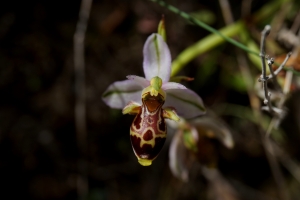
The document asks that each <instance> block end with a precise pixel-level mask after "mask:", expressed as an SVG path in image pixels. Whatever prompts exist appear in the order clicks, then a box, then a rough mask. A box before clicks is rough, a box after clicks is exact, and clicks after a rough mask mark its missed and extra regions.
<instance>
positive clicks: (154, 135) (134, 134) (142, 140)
mask: <svg viewBox="0 0 300 200" xmlns="http://www.w3.org/2000/svg"><path fill="white" fill-rule="evenodd" d="M148 130H151V131H152V133H153V138H152V139H151V140H149V141H145V140H144V139H143V135H144V133H146V132H147V131H148ZM130 135H131V136H136V137H137V138H140V139H141V142H140V147H141V148H142V147H143V145H144V144H150V145H151V146H152V148H154V146H155V138H166V136H167V134H160V135H156V134H155V132H154V129H153V128H152V127H148V128H146V129H145V130H144V131H143V134H138V133H136V132H134V131H132V130H130Z"/></svg>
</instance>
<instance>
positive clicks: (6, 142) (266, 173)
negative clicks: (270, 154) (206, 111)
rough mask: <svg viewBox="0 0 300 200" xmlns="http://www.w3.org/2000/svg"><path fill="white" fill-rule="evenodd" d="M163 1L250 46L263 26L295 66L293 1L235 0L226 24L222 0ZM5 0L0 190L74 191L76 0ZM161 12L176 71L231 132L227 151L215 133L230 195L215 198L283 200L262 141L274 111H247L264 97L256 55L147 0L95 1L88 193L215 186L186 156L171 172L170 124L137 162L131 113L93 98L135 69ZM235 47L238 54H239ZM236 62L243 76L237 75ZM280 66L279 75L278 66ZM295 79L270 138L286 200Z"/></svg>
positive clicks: (296, 120)
mask: <svg viewBox="0 0 300 200" xmlns="http://www.w3.org/2000/svg"><path fill="white" fill-rule="evenodd" d="M166 2H168V3H169V4H172V5H174V6H176V7H177V8H178V9H180V10H182V11H184V12H186V13H188V14H191V16H193V17H194V18H195V19H197V20H200V21H202V22H203V23H206V24H208V25H210V26H211V27H213V28H214V29H216V30H221V32H222V30H223V32H222V33H223V34H228V32H226V30H228V29H230V28H232V27H238V28H236V29H234V32H230V33H229V34H228V35H227V36H228V37H232V38H233V39H234V40H236V41H239V42H240V43H242V44H243V45H244V46H246V47H247V48H249V49H251V51H255V52H257V53H259V52H258V49H259V42H260V32H261V30H262V29H263V27H264V26H265V25H266V24H271V26H272V31H271V34H270V36H269V37H268V39H267V44H266V51H267V54H269V55H270V56H272V57H275V59H278V62H279V63H280V62H281V60H279V58H280V56H282V55H284V56H285V54H286V53H287V52H289V51H293V55H294V56H295V57H294V58H293V59H292V60H293V62H291V63H289V66H293V67H294V69H295V70H299V69H300V68H297V67H298V63H299V62H298V49H299V45H300V39H299V27H300V19H299V16H300V15H299V10H300V9H299V8H300V1H297V0H275V1H267V0H263V1H258V0H252V1H251V0H242V1H240V0H232V1H229V3H230V7H231V11H232V15H233V20H234V21H233V22H232V23H231V24H228V23H227V22H225V21H224V16H223V14H222V8H221V7H220V4H219V1H196V0H186V1H177V0H168V1H166ZM249 2H250V4H247V3H249ZM4 4H5V5H2V6H1V7H0V97H1V98H0V149H1V151H0V169H1V172H0V177H1V179H0V181H1V183H2V184H1V185H2V190H1V191H2V193H1V194H0V195H1V196H0V198H1V199H19V198H26V199H77V198H78V191H77V189H78V184H80V183H78V176H79V175H80V173H81V171H80V170H78V166H77V163H78V160H79V159H81V157H80V152H79V150H78V147H77V142H76V134H75V121H74V103H75V100H74V98H75V89H74V73H73V66H74V63H73V36H74V32H75V28H76V23H77V20H78V12H79V7H80V1H79V0H75V1H74V0H73V1H20V0H16V1H7V2H5V3H4ZM247 5H248V6H247ZM271 5H273V7H272V6H271ZM162 14H164V16H165V22H166V23H165V26H166V30H167V42H168V45H169V48H170V50H171V53H172V58H173V60H174V63H173V67H174V65H177V66H179V67H178V71H176V75H183V76H188V77H193V78H194V81H191V82H185V83H184V84H185V85H186V86H187V87H189V88H191V89H193V90H194V91H195V92H197V93H198V94H199V95H200V96H201V97H202V99H203V101H204V103H205V104H206V106H207V107H208V108H210V109H211V110H213V111H214V112H215V113H217V115H218V117H219V118H221V119H222V120H224V122H226V123H227V125H228V127H229V129H230V130H231V132H232V134H233V139H234V141H235V146H234V148H233V149H227V148H226V147H224V146H223V145H222V144H221V143H220V142H219V141H217V140H214V139H212V140H213V143H214V144H215V145H216V152H217V154H218V155H217V157H218V162H217V169H218V170H219V172H220V173H221V174H222V176H223V179H222V180H221V183H224V181H225V180H226V183H227V184H230V185H231V189H232V188H233V189H234V191H235V192H236V195H235V197H233V196H230V195H229V196H227V195H225V192H224V196H223V198H224V199H225V197H226V199H243V200H244V199H245V200H248V199H249V200H252V199H257V200H259V199H280V197H279V196H278V194H277V192H278V186H277V185H276V181H274V176H273V174H272V172H271V169H270V165H269V163H268V158H267V156H266V153H265V150H264V147H263V144H262V141H263V140H262V136H263V135H264V134H265V132H266V129H267V127H268V124H269V122H270V119H271V117H272V116H270V115H269V114H268V113H266V112H263V113H262V117H261V118H257V115H256V111H255V109H257V105H258V107H259V108H260V106H261V105H260V104H262V101H263V100H262V99H258V98H259V91H260V89H259V86H260V84H261V83H258V82H257V80H258V77H259V76H260V74H261V71H260V69H261V68H260V67H261V66H260V60H259V59H260V58H259V57H258V56H257V55H254V54H251V55H250V54H249V52H246V51H244V50H241V49H240V48H238V47H236V46H234V45H232V44H230V43H228V42H226V41H225V40H224V39H220V37H219V36H215V35H213V34H212V33H210V32H208V31H207V30H204V29H203V28H201V27H199V26H197V25H195V24H193V23H191V21H189V20H186V19H184V18H182V17H181V16H180V15H178V14H176V13H174V12H171V11H170V10H168V9H167V8H165V7H162V6H160V5H159V4H157V3H154V2H152V1H145V0H128V1H123V0H112V1H108V0H94V1H93V5H92V9H91V13H90V20H89V22H88V29H87V33H86V40H85V56H86V58H85V59H86V69H85V70H86V92H87V99H86V108H87V112H86V114H87V116H86V120H87V133H88V136H87V137H88V138H87V140H88V148H87V155H86V156H85V157H84V159H85V161H86V162H87V163H88V168H87V175H86V176H87V180H88V195H87V196H86V197H85V199H91V200H94V199H112V200H115V199H116V200H118V199H122V200H127V199H128V200H129V199H143V200H148V199H149V200H152V199H157V200H159V199H178V200H179V199H186V200H188V199H216V197H215V195H213V194H212V193H213V192H211V191H216V188H217V187H211V185H210V182H209V179H208V178H207V177H205V172H203V171H202V172H200V171H201V170H199V163H198V164H195V165H193V166H191V168H190V173H189V176H190V179H189V180H190V181H189V182H187V183H185V182H182V181H181V180H179V179H178V178H176V177H174V176H173V175H172V173H171V171H170V169H169V165H168V160H169V158H168V149H169V144H170V140H171V138H172V137H173V136H174V132H175V130H174V129H172V128H169V132H168V134H169V135H168V140H167V142H166V145H165V147H164V148H163V150H162V152H161V153H160V155H159V157H158V158H157V159H156V160H155V161H154V163H153V165H152V166H151V167H142V166H141V165H140V164H139V163H138V162H137V161H136V158H135V156H134V153H133V151H132V148H131V144H130V140H129V126H130V124H131V122H132V120H133V117H132V116H123V115H122V113H121V111H120V110H113V109H110V108H109V107H108V106H106V105H105V104H104V103H103V102H102V100H101V95H102V93H103V92H104V90H105V89H106V88H107V87H108V85H109V84H111V83H112V82H114V81H119V80H124V79H125V77H126V75H130V74H136V75H142V74H143V72H142V59H143V57H142V47H143V44H144V42H145V40H146V38H147V37H148V36H149V35H150V34H151V33H153V32H156V30H157V25H158V23H159V20H160V19H161V15H162ZM224 30H225V31H224ZM230 30H233V29H230ZM224 32H225V33H224ZM203 44H204V45H206V46H203ZM203 48H204V49H203ZM185 53H187V54H188V56H187V54H185ZM241 56H242V57H244V58H245V62H244V63H242V64H241V62H239V58H240V57H241ZM181 59H184V60H183V61H182V60H181ZM257 59H258V60H257ZM276 61H277V60H276ZM245 63H246V64H245ZM241 66H242V67H241ZM243 66H244V67H245V66H246V67H247V69H248V72H247V73H248V75H249V74H250V76H248V77H247V76H245V73H244V71H243V70H244V68H243ZM175 67H176V66H175ZM247 73H246V74H247ZM281 76H282V77H283V78H284V76H285V72H284V73H283V74H282V75H281ZM298 79H299V76H298V75H294V76H293V83H292V86H291V92H290V93H289V95H288V96H287V97H288V98H287V101H286V103H285V107H286V108H287V115H286V116H285V118H284V119H283V121H282V123H281V124H280V127H279V130H274V131H273V132H272V133H271V136H270V139H271V140H272V141H273V142H274V143H276V145H278V146H279V150H278V149H277V151H276V153H275V157H276V158H277V159H278V161H279V163H280V165H279V167H280V171H281V172H282V174H283V176H284V183H285V188H284V189H285V190H286V192H287V193H288V194H289V199H299V198H300V190H299V188H300V179H299V171H300V165H299V163H300V149H299V143H300V126H299V124H300V114H299V113H300V107H299V103H298V102H299V98H300V93H299V89H298V88H299V80H298ZM257 84H258V85H259V86H258V87H257ZM256 88H258V89H256ZM274 95H275V94H274ZM253 102H254V103H253ZM257 102H258V103H257ZM255 106H256V107H255ZM221 185H222V184H221ZM224 188H227V187H224ZM221 194H222V193H221ZM221 199H222V198H221Z"/></svg>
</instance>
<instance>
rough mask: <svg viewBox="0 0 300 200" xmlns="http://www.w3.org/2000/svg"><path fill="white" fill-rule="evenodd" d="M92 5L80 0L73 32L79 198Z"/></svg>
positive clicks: (83, 182) (83, 187) (84, 190)
mask: <svg viewBox="0 0 300 200" xmlns="http://www.w3.org/2000/svg"><path fill="white" fill-rule="evenodd" d="M91 6H92V0H82V1H81V6H80V11H79V20H78V22H77V25H76V32H75V34H74V79H75V110H74V111H75V112H74V113H75V116H74V117H75V129H76V138H77V145H78V149H79V152H80V159H79V161H78V170H79V172H80V176H79V177H78V179H77V192H78V196H79V198H80V199H84V198H85V197H86V195H87V194H88V180H87V168H88V167H87V162H86V161H85V155H86V152H87V128H86V108H85V104H86V91H85V57H84V40H85V32H86V29H87V22H88V19H89V14H90V10H91Z"/></svg>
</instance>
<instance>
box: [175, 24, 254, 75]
mask: <svg viewBox="0 0 300 200" xmlns="http://www.w3.org/2000/svg"><path fill="white" fill-rule="evenodd" d="M243 29H244V24H243V22H242V21H238V22H236V23H234V24H232V25H230V26H226V27H225V28H223V29H221V30H219V31H218V33H221V34H222V35H223V36H226V37H232V36H234V35H236V34H238V33H239V32H240V31H241V30H243ZM229 39H231V38H229ZM231 40H232V39H231ZM225 41H226V40H225V39H224V37H220V34H218V35H216V34H210V35H208V36H206V37H205V38H203V39H201V40H200V41H198V42H197V43H195V44H194V45H192V46H189V47H188V48H186V49H185V50H184V51H182V52H181V53H180V54H179V55H178V56H177V58H176V59H175V60H174V61H173V62H172V73H171V76H174V75H176V74H177V73H178V72H179V71H180V70H181V69H182V68H183V67H184V66H185V65H186V64H187V63H188V62H190V61H191V60H192V59H194V58H195V57H196V56H198V55H200V54H202V53H205V52H207V51H209V50H211V49H213V48H215V47H216V46H218V45H220V44H222V43H224V42H225ZM235 42H236V41H235ZM239 44H240V43H239ZM243 49H247V51H248V50H249V49H248V48H247V47H245V46H244V45H243ZM251 53H254V54H257V53H256V52H254V51H251Z"/></svg>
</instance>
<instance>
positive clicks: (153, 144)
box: [123, 77, 179, 166]
mask: <svg viewBox="0 0 300 200" xmlns="http://www.w3.org/2000/svg"><path fill="white" fill-rule="evenodd" d="M157 82H158V85H157ZM160 87H161V79H160V78H159V77H155V78H153V79H152V80H151V85H150V86H149V87H147V88H145V89H144V90H143V92H142V105H141V106H140V105H138V104H136V103H134V102H131V103H129V104H128V105H127V106H126V107H125V108H124V110H123V113H124V114H125V113H129V114H136V116H135V118H134V120H133V122H132V124H131V127H130V139H131V144H132V147H133V150H134V153H135V155H136V157H137V158H138V161H139V163H140V164H141V165H143V166H149V165H151V164H152V161H153V160H154V159H155V158H156V157H157V156H158V154H159V152H160V151H161V149H162V147H163V145H164V143H165V141H166V137H167V126H166V123H165V118H169V119H173V120H176V121H178V120H179V117H178V116H177V114H176V112H175V110H174V108H164V109H163V108H162V106H163V104H164V103H165V97H166V95H165V92H164V91H163V90H162V89H160Z"/></svg>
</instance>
